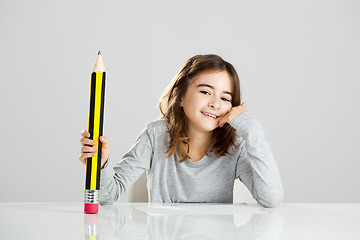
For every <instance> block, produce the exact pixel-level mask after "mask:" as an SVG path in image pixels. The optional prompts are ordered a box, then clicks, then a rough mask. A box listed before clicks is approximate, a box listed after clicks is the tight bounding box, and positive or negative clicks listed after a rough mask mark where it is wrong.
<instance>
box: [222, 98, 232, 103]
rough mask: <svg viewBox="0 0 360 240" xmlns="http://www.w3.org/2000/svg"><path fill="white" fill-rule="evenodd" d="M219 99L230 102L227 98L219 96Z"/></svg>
mask: <svg viewBox="0 0 360 240" xmlns="http://www.w3.org/2000/svg"><path fill="white" fill-rule="evenodd" d="M221 100H223V101H225V102H230V100H229V99H227V98H221Z"/></svg>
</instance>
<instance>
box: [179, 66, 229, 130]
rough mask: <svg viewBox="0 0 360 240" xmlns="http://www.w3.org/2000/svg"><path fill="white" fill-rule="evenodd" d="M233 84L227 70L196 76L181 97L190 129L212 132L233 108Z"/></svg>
mask: <svg viewBox="0 0 360 240" xmlns="http://www.w3.org/2000/svg"><path fill="white" fill-rule="evenodd" d="M232 95H233V84H232V81H231V78H230V76H229V75H228V73H227V72H226V71H221V72H220V71H217V72H204V73H201V74H200V75H198V76H196V77H195V78H194V79H193V81H192V83H191V84H190V85H189V87H188V89H187V90H186V93H185V95H184V96H183V97H182V98H181V102H180V103H181V106H182V107H183V109H184V112H185V115H186V117H187V119H188V123H189V126H188V127H189V130H190V131H193V130H196V131H200V132H210V131H213V130H214V129H215V128H217V127H218V124H219V120H220V119H221V118H222V117H223V116H224V115H226V113H227V112H229V111H230V109H231V108H232V103H231V101H232Z"/></svg>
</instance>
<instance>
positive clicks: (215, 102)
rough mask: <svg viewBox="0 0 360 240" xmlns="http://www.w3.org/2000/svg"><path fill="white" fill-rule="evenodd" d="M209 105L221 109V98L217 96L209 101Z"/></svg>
mask: <svg viewBox="0 0 360 240" xmlns="http://www.w3.org/2000/svg"><path fill="white" fill-rule="evenodd" d="M209 107H211V108H214V109H219V108H220V102H219V100H217V99H216V98H214V99H212V100H211V101H210V102H209Z"/></svg>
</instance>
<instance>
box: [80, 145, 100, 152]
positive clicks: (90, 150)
mask: <svg viewBox="0 0 360 240" xmlns="http://www.w3.org/2000/svg"><path fill="white" fill-rule="evenodd" d="M97 151H98V149H97V148H94V147H88V146H83V147H82V148H81V152H82V153H93V152H97Z"/></svg>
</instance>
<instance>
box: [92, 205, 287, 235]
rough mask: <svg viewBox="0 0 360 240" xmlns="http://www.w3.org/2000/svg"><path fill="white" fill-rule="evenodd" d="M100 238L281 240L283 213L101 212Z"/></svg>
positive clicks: (117, 209) (105, 209)
mask: <svg viewBox="0 0 360 240" xmlns="http://www.w3.org/2000/svg"><path fill="white" fill-rule="evenodd" d="M98 225H99V226H97V228H98V229H97V230H98V231H97V234H98V235H100V236H101V239H124V240H126V239H156V240H162V239H166V240H178V239H184V240H185V239H186V240H190V239H197V240H201V239H212V240H214V239H221V240H223V239H227V240H232V239H234V240H235V239H237V240H238V239H274V240H275V239H280V237H281V234H282V232H283V228H284V220H283V217H282V214H281V212H279V211H276V210H268V211H263V213H256V214H251V213H247V214H246V213H244V214H241V213H235V214H233V215H165V216H149V215H146V214H144V213H143V212H140V211H138V210H137V209H135V208H133V207H129V206H124V205H118V206H116V205H110V206H104V207H102V208H101V212H100V213H99V224H98Z"/></svg>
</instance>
